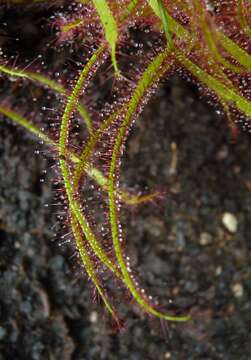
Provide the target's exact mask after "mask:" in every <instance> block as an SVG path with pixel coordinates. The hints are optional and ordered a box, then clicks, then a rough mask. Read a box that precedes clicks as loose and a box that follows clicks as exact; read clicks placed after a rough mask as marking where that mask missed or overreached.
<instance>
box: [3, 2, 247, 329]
mask: <svg viewBox="0 0 251 360" xmlns="http://www.w3.org/2000/svg"><path fill="white" fill-rule="evenodd" d="M7 3H8V4H7ZM8 6H11V7H14V8H15V9H17V11H20V12H22V11H24V10H25V9H27V7H30V6H32V7H34V8H37V7H39V8H43V9H45V10H46V9H48V7H50V8H55V12H54V16H53V17H50V18H48V22H47V26H49V27H51V31H52V34H53V40H52V41H51V43H49V44H46V46H47V47H48V48H50V47H56V48H58V49H59V51H60V49H62V48H63V47H64V46H70V47H71V48H72V51H73V52H74V49H76V48H78V49H79V48H80V49H81V51H80V52H79V53H81V54H80V55H78V58H77V61H72V63H71V65H69V64H68V65H66V66H64V67H63V69H61V72H56V73H55V71H54V70H55V69H54V68H53V69H50V68H48V66H43V65H44V64H43V61H42V55H41V59H36V61H35V62H32V61H31V62H30V63H28V64H22V60H18V59H14V60H15V61H14V60H13V58H9V57H8V53H5V51H4V50H2V51H1V58H0V60H1V62H0V77H1V78H0V80H1V83H3V82H5V83H7V82H12V83H13V82H14V83H15V84H17V85H16V86H17V87H21V88H22V86H27V83H28V84H29V83H33V84H36V86H37V87H41V88H42V89H43V92H44V93H46V105H45V106H43V107H42V108H41V111H38V113H37V114H36V113H34V111H32V114H29V109H27V104H26V106H24V109H22V106H20V104H19V103H18V102H17V101H15V97H14V96H13V94H10V93H8V91H6V98H5V99H4V100H3V101H2V103H0V113H1V114H2V115H4V116H3V117H2V118H1V121H5V120H6V119H10V120H11V121H12V122H14V123H16V124H18V126H20V127H23V128H25V129H26V130H27V131H29V132H31V133H32V134H34V135H35V136H36V137H37V138H38V139H39V140H40V142H41V143H42V144H43V146H47V147H48V148H49V149H50V151H51V154H53V156H54V158H55V159H56V166H57V176H56V179H55V187H56V188H57V189H56V191H57V194H58V195H57V196H58V199H59V200H60V201H61V203H62V204H63V209H64V213H65V214H66V216H63V217H62V218H61V219H60V224H61V226H62V228H63V231H65V233H66V232H67V233H70V234H71V235H72V236H71V245H72V246H73V247H74V248H75V249H76V252H77V257H78V261H79V263H80V264H81V266H82V267H83V268H84V270H85V272H86V274H87V276H88V278H89V279H90V281H91V282H92V284H93V285H94V287H95V289H96V292H97V293H98V294H99V296H100V298H101V299H102V300H103V303H104V306H105V307H106V309H107V311H108V312H109V313H110V314H111V316H112V318H113V319H114V320H115V321H116V322H117V323H118V324H119V322H120V315H119V314H118V313H117V309H116V296H117V295H116V294H112V293H111V290H109V288H108V286H107V283H106V281H107V278H109V277H110V278H112V279H113V280H114V282H115V285H116V287H119V289H120V292H121V289H122V290H123V292H125V293H126V294H127V296H128V297H129V298H130V300H133V301H134V302H135V303H137V305H138V306H139V307H140V308H141V309H142V310H143V311H144V312H145V313H147V314H148V315H151V316H153V317H156V318H160V319H163V320H171V321H186V320H188V319H189V318H190V317H189V315H188V314H184V315H183V314H182V315H178V314H177V313H176V314H173V313H169V311H168V309H167V311H164V310H163V309H162V308H161V309H160V308H159V306H157V304H156V303H155V302H154V301H153V298H152V296H151V295H149V294H148V293H147V291H145V290H144V289H143V288H141V287H140V285H139V283H140V281H139V280H138V279H137V277H136V275H135V274H134V270H133V269H132V267H131V263H130V258H129V257H128V256H127V254H126V246H125V245H126V239H125V235H124V232H123V228H122V225H121V220H120V215H121V211H122V208H123V206H137V205H139V204H141V203H144V202H149V201H151V200H153V199H154V198H155V197H156V196H158V195H159V193H158V192H155V193H149V194H143V195H142V194H141V195H136V194H132V193H131V192H129V191H126V190H124V189H122V188H121V186H120V166H121V161H122V156H123V153H124V151H125V148H126V139H127V137H128V134H129V132H130V129H131V128H132V126H133V124H134V122H135V121H137V119H138V117H139V115H140V113H141V112H142V110H143V109H144V107H145V106H146V104H147V102H148V100H149V99H150V97H151V96H152V95H153V94H154V92H155V91H156V89H157V88H158V86H159V84H160V83H161V81H163V80H165V81H166V79H167V78H168V77H169V76H170V75H173V74H175V73H177V74H180V75H181V76H183V77H185V78H186V79H187V80H188V81H190V82H193V83H194V84H196V85H197V86H198V88H199V90H200V92H201V94H202V96H205V97H206V98H207V99H209V100H210V102H211V103H213V104H214V106H215V108H216V109H217V110H218V111H221V112H223V113H224V117H225V119H226V121H227V122H228V124H229V127H230V129H231V131H232V133H233V136H236V135H237V133H238V130H240V129H243V130H246V131H249V132H250V131H251V123H250V118H251V2H250V0H227V1H226V0H120V1H117V0H93V1H91V0H79V1H70V0H68V1H66V2H64V3H63V4H61V3H60V4H59V3H58V2H57V1H51V0H50V1H42V0H41V1H39V0H34V1H29V2H28V1H23V0H16V1H14V0H13V1H10V2H9V1H7V2H6V4H3V5H1V7H2V9H3V8H5V7H6V8H7V7H8ZM1 7H0V9H1ZM16 60H17V61H16ZM74 60H75V59H74ZM17 63H18V65H17ZM38 64H39V65H38ZM100 79H103V81H100ZM7 88H8V87H7ZM107 89H108V90H107ZM99 92H101V93H109V96H106V97H103V98H101V99H100V98H98V96H97V93H99ZM19 96H25V94H22V92H21V95H19ZM48 107H52V108H53V111H52V112H51V113H50V115H48V112H47V108H48ZM26 114H28V115H27V116H26ZM198 121H199V119H198ZM93 204H94V205H93Z"/></svg>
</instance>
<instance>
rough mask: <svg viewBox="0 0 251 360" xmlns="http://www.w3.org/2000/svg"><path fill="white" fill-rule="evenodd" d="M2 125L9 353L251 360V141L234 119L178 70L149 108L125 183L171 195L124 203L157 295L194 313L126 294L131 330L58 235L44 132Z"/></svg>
mask: <svg viewBox="0 0 251 360" xmlns="http://www.w3.org/2000/svg"><path fill="white" fill-rule="evenodd" d="M3 120H4V121H3ZM0 121H1V127H0V274H1V277H0V294H1V296H0V319H1V321H0V360H42V359H46V360H47V359H49V360H53V359H58V360H59V359H60V360H61V359H62V360H63V359H65V360H68V359H72V360H92V359H93V360H94V359H97V360H100V359H101V360H102V359H103V360H117V359H120V360H141V359H144V360H152V359H153V360H156V359H160V360H165V359H171V360H183V359H184V360H195V359H208V360H209V359H210V360H211V359H226V360H232V359H233V360H235V359H238V360H248V359H251V345H250V344H251V335H250V328H251V280H250V279H251V237H250V232H251V197H250V191H251V163H250V155H249V153H250V146H251V143H250V136H248V135H247V134H245V133H241V134H240V135H239V137H238V139H237V142H236V143H235V144H233V143H232V142H231V134H230V131H229V129H228V128H227V125H226V122H225V121H224V120H223V119H222V118H221V117H220V116H219V115H217V114H216V112H215V109H213V108H212V107H210V106H209V105H207V104H205V103H204V102H203V101H202V100H201V99H200V98H199V96H198V93H197V92H196V90H195V89H194V88H193V87H191V86H188V85H187V83H186V82H185V81H184V80H181V79H180V78H177V77H173V78H172V79H171V80H170V81H168V83H165V84H163V85H162V86H161V88H160V89H159V91H158V92H157V94H156V95H155V96H154V98H153V99H152V100H151V101H150V103H149V104H148V106H147V108H146V109H145V111H144V113H143V115H142V116H141V117H140V119H139V120H138V122H137V123H136V125H135V127H134V129H133V130H132V133H131V135H130V137H129V139H128V143H127V151H126V154H125V156H124V159H123V165H122V168H123V169H122V183H123V185H124V186H125V187H129V188H131V189H136V190H144V191H145V190H151V189H155V190H156V189H161V190H165V192H166V194H165V196H162V197H161V199H158V200H157V201H155V202H153V203H151V204H147V205H146V204H144V205H143V206H139V207H137V208H133V209H130V208H129V207H127V208H126V209H125V210H124V216H123V222H124V224H125V227H126V230H125V232H126V238H127V240H126V246H127V252H128V254H129V255H130V257H131V261H132V264H133V267H134V268H135V271H136V273H137V275H138V278H139V279H140V282H141V284H142V285H143V286H144V288H145V289H146V291H147V292H148V293H149V294H151V295H152V296H154V297H156V298H157V299H158V300H159V302H160V304H163V307H164V308H169V309H176V310H179V311H181V312H182V313H190V314H191V315H192V318H193V320H191V321H190V322H188V323H185V324H175V323H168V324H162V323H159V322H158V321H157V320H154V321H149V319H147V316H146V315H145V314H143V313H141V312H140V311H139V309H138V308H137V307H136V306H135V305H133V304H130V303H128V304H127V303H126V300H125V301H124V303H123V304H122V306H121V311H122V312H123V317H124V319H125V330H124V331H123V332H121V333H120V332H118V331H116V330H114V328H113V326H112V324H111V321H110V320H109V317H108V315H107V314H106V313H105V311H104V310H103V306H102V305H100V304H98V303H97V302H96V303H95V302H94V301H93V300H92V295H91V292H90V287H89V284H88V280H87V279H86V277H85V276H84V275H82V274H81V271H80V269H79V268H78V265H77V264H75V266H74V260H72V259H71V258H70V252H69V250H68V249H67V248H66V247H64V246H63V247H59V246H58V243H57V242H55V241H52V240H53V239H54V230H53V229H52V227H53V225H54V224H55V218H56V214H55V210H54V208H53V206H49V207H45V206H44V205H45V204H47V203H49V204H50V203H52V202H53V200H52V199H53V193H52V177H53V175H52V172H51V171H50V168H49V162H48V161H47V160H46V158H44V157H43V156H37V155H35V154H34V152H35V150H36V149H37V148H38V144H37V142H36V139H34V138H33V137H32V136H31V135H29V134H28V133H27V132H25V131H24V130H22V129H20V128H18V127H15V126H13V125H12V124H11V123H10V122H7V121H5V119H3V117H1V119H0ZM44 170H47V177H46V180H45V182H41V181H40V179H41V178H42V179H43V178H44V174H43V171H44Z"/></svg>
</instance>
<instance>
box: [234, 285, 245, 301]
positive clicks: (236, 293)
mask: <svg viewBox="0 0 251 360" xmlns="http://www.w3.org/2000/svg"><path fill="white" fill-rule="evenodd" d="M232 291H233V293H234V296H235V297H237V298H239V297H242V296H243V293H244V289H243V286H242V284H240V283H236V284H234V285H232Z"/></svg>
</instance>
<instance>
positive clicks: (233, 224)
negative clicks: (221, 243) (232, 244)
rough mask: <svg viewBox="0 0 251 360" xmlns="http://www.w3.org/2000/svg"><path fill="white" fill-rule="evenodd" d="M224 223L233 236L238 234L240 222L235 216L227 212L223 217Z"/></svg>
mask: <svg viewBox="0 0 251 360" xmlns="http://www.w3.org/2000/svg"><path fill="white" fill-rule="evenodd" d="M222 223H223V225H224V226H225V228H226V229H227V230H228V231H229V232H231V233H233V234H234V233H236V231H237V228H238V220H237V218H236V217H235V215H233V214H231V213H229V212H225V213H224V214H223V215H222Z"/></svg>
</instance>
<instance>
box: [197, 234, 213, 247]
mask: <svg viewBox="0 0 251 360" xmlns="http://www.w3.org/2000/svg"><path fill="white" fill-rule="evenodd" d="M211 243H212V235H210V234H209V233H206V232H203V233H201V234H200V245H202V246H206V245H209V244H211Z"/></svg>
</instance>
